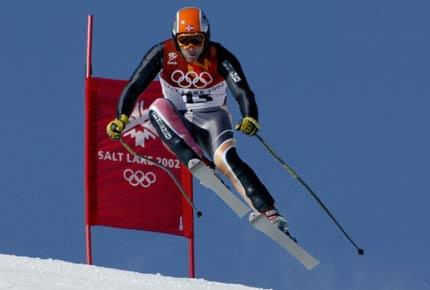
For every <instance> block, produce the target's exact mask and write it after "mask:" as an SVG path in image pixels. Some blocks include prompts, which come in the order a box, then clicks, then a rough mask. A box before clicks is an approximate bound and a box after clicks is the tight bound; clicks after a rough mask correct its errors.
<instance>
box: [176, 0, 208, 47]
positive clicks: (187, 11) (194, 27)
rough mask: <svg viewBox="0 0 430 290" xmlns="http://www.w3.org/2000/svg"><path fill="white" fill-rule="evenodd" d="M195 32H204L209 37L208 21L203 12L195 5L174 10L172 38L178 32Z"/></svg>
mask: <svg viewBox="0 0 430 290" xmlns="http://www.w3.org/2000/svg"><path fill="white" fill-rule="evenodd" d="M195 32H201V33H204V34H205V35H206V38H207V39H209V33H210V31H209V21H208V19H207V18H206V15H205V13H204V12H203V11H202V10H200V9H199V8H196V7H185V8H182V9H180V10H179V11H178V12H176V17H175V20H174V21H173V28H172V35H173V38H175V37H176V36H177V35H178V34H180V33H195Z"/></svg>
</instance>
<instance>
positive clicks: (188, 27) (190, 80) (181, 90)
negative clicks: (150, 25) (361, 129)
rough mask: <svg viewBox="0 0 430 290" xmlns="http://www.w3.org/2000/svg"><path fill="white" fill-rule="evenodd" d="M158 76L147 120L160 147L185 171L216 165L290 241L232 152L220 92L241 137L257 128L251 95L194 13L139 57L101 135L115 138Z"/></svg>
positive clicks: (180, 15)
mask: <svg viewBox="0 0 430 290" xmlns="http://www.w3.org/2000/svg"><path fill="white" fill-rule="evenodd" d="M158 74H159V77H160V83H161V87H162V92H163V96H164V98H159V99H157V100H155V101H154V102H153V103H152V104H151V106H150V107H149V114H148V115H149V119H150V121H151V123H152V125H153V126H154V128H156V130H157V131H158V134H159V136H160V138H161V139H162V140H163V142H164V144H165V145H166V146H167V147H168V148H169V149H170V150H171V151H172V152H174V153H175V154H176V155H177V157H178V158H179V159H180V160H181V162H182V163H184V164H185V165H186V166H188V164H189V161H190V160H192V159H196V158H198V159H200V160H202V161H204V162H205V163H206V164H213V165H214V166H216V169H218V170H219V171H220V172H222V173H223V174H224V175H225V176H227V177H228V178H229V180H230V181H231V183H232V184H233V186H234V187H235V189H236V190H237V191H238V192H239V193H241V195H242V196H243V197H244V199H245V201H246V202H247V203H248V204H249V205H250V206H251V208H253V209H254V210H255V211H258V212H260V213H263V214H264V215H265V216H266V217H267V218H268V219H269V220H270V221H271V222H272V223H273V224H275V225H276V226H277V227H278V228H279V229H280V230H282V231H283V232H284V233H285V234H287V235H288V236H290V234H289V232H288V227H287V222H286V220H285V218H283V217H282V216H281V215H280V214H279V212H278V211H277V209H276V208H275V205H274V203H275V202H274V199H273V198H272V196H271V194H270V193H269V191H268V190H267V189H266V187H265V186H264V185H263V183H262V182H261V181H260V180H259V178H258V177H257V176H256V174H255V173H254V171H253V170H252V169H251V168H250V167H249V166H248V165H247V164H246V163H245V162H243V161H242V160H241V159H240V157H239V156H238V153H237V151H236V148H235V143H236V141H235V139H234V130H233V127H232V121H231V115H230V112H229V111H228V109H227V106H226V95H227V94H226V91H227V88H228V89H229V90H230V91H231V92H232V94H233V95H234V97H235V99H236V100H237V102H238V104H239V107H240V111H241V113H242V115H243V118H242V120H241V121H240V122H239V124H237V125H236V127H235V129H237V130H240V131H241V132H242V133H244V134H246V135H249V136H252V135H254V134H255V133H256V132H257V131H258V129H259V128H260V124H259V122H258V110H257V105H256V102H255V99H254V93H253V92H252V91H251V89H250V87H249V85H248V82H247V80H246V78H245V75H244V73H243V71H242V68H241V66H240V64H239V61H238V60H237V59H236V57H235V56H234V55H233V54H232V53H231V52H229V51H228V50H227V49H226V48H224V47H223V46H221V44H219V43H216V42H213V41H211V39H210V28H209V22H208V20H207V18H206V15H205V14H204V13H203V12H202V11H201V10H200V9H199V8H195V7H186V8H182V9H180V10H179V11H178V12H177V13H176V17H175V20H174V22H173V28H172V38H171V39H168V40H165V41H163V42H161V43H159V44H157V45H155V46H154V47H152V48H151V49H150V50H149V51H148V52H147V53H146V55H145V56H144V57H143V59H142V61H141V62H140V64H139V65H138V67H137V69H136V70H135V72H134V73H133V75H132V77H131V79H130V81H129V83H128V84H127V86H126V87H125V88H124V90H123V92H122V94H121V96H120V98H119V102H118V106H117V113H116V116H117V117H116V118H115V119H114V120H113V121H111V122H110V123H109V124H108V126H107V134H108V135H109V137H110V138H111V139H114V140H115V139H119V138H120V135H121V132H122V131H123V130H124V128H125V126H126V123H127V122H128V118H129V116H130V114H131V112H132V110H133V108H134V105H135V102H136V99H137V97H138V96H139V95H140V94H141V93H142V92H143V91H144V90H145V89H146V88H147V87H148V85H149V84H150V82H151V81H152V80H153V79H154V78H155V77H156V76H157V75H158ZM210 160H213V163H212V161H210ZM290 237H291V236H290Z"/></svg>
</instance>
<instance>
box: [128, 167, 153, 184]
mask: <svg viewBox="0 0 430 290" xmlns="http://www.w3.org/2000/svg"><path fill="white" fill-rule="evenodd" d="M123 175H124V179H125V180H127V181H128V183H130V185H132V186H139V185H140V186H142V187H144V188H148V187H149V186H151V184H153V183H154V182H155V181H156V180H157V178H156V176H155V174H154V173H153V172H150V171H149V172H147V173H146V174H145V172H143V171H140V170H136V171H133V170H131V169H126V170H124V173H123Z"/></svg>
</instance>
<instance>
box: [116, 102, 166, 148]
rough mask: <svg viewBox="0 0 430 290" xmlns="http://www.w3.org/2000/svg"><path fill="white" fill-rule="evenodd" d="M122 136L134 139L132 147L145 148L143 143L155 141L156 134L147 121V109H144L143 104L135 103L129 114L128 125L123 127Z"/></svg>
mask: <svg viewBox="0 0 430 290" xmlns="http://www.w3.org/2000/svg"><path fill="white" fill-rule="evenodd" d="M125 131H126V132H125V133H124V136H128V137H130V138H132V139H134V141H135V142H134V145H135V146H136V147H138V146H140V147H142V148H145V142H146V141H148V140H151V139H154V140H155V139H156V138H157V137H158V134H157V132H156V130H155V128H154V127H153V126H152V124H151V122H150V121H149V119H148V109H145V107H144V102H143V101H139V102H137V104H136V106H135V107H134V109H133V112H132V113H131V116H130V119H129V123H128V124H127V126H126V127H125Z"/></svg>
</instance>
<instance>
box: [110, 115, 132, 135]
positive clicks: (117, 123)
mask: <svg viewBox="0 0 430 290" xmlns="http://www.w3.org/2000/svg"><path fill="white" fill-rule="evenodd" d="M127 121H128V117H127V116H126V115H124V114H121V115H120V116H119V117H118V118H116V119H115V120H113V121H111V122H110V123H109V124H108V125H107V127H106V133H107V134H108V136H109V138H111V139H112V140H118V139H119V137H121V132H122V131H123V130H124V128H125V124H126V123H127Z"/></svg>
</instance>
